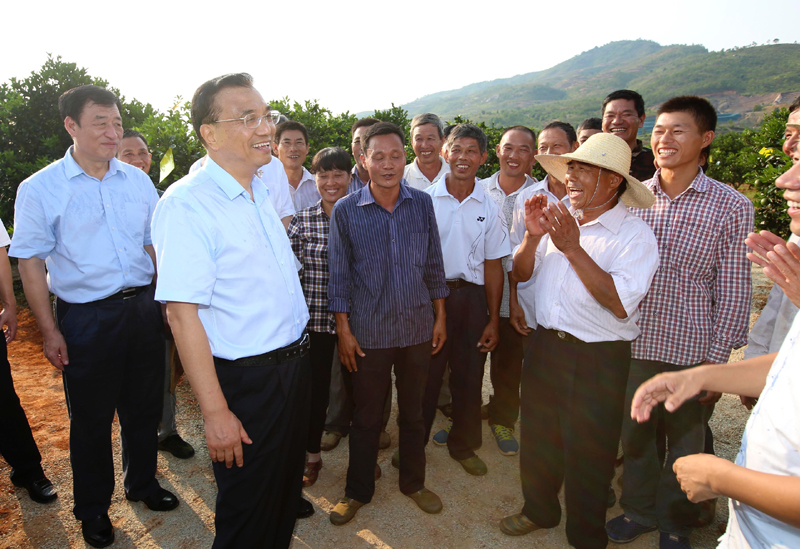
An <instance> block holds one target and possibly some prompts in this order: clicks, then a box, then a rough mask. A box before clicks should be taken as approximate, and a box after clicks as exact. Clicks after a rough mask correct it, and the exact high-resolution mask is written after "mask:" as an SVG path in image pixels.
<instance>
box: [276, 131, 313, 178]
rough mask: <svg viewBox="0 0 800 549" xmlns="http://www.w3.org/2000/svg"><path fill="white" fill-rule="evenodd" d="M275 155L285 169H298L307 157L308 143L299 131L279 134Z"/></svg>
mask: <svg viewBox="0 0 800 549" xmlns="http://www.w3.org/2000/svg"><path fill="white" fill-rule="evenodd" d="M276 145H277V146H276ZM273 146H276V149H277V150H276V151H275V152H276V153H277V155H278V158H279V159H280V161H281V162H283V165H284V166H286V167H287V168H290V169H291V168H295V169H296V168H300V167H302V166H303V162H305V161H306V157H307V156H308V143H306V138H305V137H303V132H301V131H300V130H286V131H284V132H283V133H282V134H281V138H280V141H279V142H278V143H277V144H274V145H273Z"/></svg>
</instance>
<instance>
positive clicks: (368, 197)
mask: <svg viewBox="0 0 800 549" xmlns="http://www.w3.org/2000/svg"><path fill="white" fill-rule="evenodd" d="M399 185H400V195H399V196H398V197H397V205H399V204H400V203H401V202H402V201H403V200H405V199H406V198H414V197H413V196H412V194H411V191H410V190H408V189H409V187H408V185H407V184H406V182H405V180H401V181H400V183H399ZM356 192H359V193H361V196H359V197H358V204H356V205H357V206H366V205H367V204H375V203H376V202H375V197H374V196H373V195H372V190H371V189H370V186H369V183H367V184H366V185H364V186H363V187H362V188H361V190H360V191H356ZM397 205H395V208H396V207H397Z"/></svg>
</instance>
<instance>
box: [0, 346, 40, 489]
mask: <svg viewBox="0 0 800 549" xmlns="http://www.w3.org/2000/svg"><path fill="white" fill-rule="evenodd" d="M0 454H2V455H3V458H4V459H5V460H6V462H7V463H8V464H9V465H10V466H11V467H12V469H13V471H12V477H13V479H14V480H16V481H18V482H29V481H34V480H39V479H40V478H42V477H43V476H44V471H42V456H41V454H39V448H37V447H36V442H35V441H34V440H33V433H31V427H30V425H29V424H28V418H27V417H26V416H25V411H24V410H23V409H22V405H21V404H20V403H19V397H18V396H17V392H16V391H15V390H14V380H13V379H12V378H11V365H10V364H9V363H8V350H7V348H6V338H5V337H4V336H3V334H2V332H1V331H0Z"/></svg>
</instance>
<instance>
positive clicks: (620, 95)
mask: <svg viewBox="0 0 800 549" xmlns="http://www.w3.org/2000/svg"><path fill="white" fill-rule="evenodd" d="M616 99H627V100H628V101H633V105H634V107H636V114H638V115H639V118H641V117H642V116H644V99H643V98H642V96H641V95H639V93H638V92H635V91H633V90H617V91H614V92H611V93H609V94H608V95H607V96H606V98H605V99H603V107H602V108H601V109H600V114H605V112H606V105H608V104H609V103H611V102H612V101H614V100H616Z"/></svg>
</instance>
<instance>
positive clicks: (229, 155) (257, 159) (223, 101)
mask: <svg viewBox="0 0 800 549" xmlns="http://www.w3.org/2000/svg"><path fill="white" fill-rule="evenodd" d="M214 104H215V106H216V107H217V109H218V112H219V115H218V116H217V120H227V119H231V118H242V117H244V116H246V115H248V114H250V113H254V114H256V115H258V116H261V115H265V116H264V118H263V119H262V120H261V124H259V125H258V127H257V128H247V127H245V125H244V122H243V121H242V120H235V121H232V122H215V123H210V124H203V125H202V126H201V127H200V131H201V132H203V137H204V138H205V141H206V144H207V148H208V151H209V155H211V156H212V158H214V160H215V161H216V162H217V163H218V164H220V166H222V167H223V168H224V169H225V170H226V171H228V172H229V173H239V172H248V173H249V172H250V170H251V169H252V172H253V173H255V172H256V170H258V168H260V167H261V166H263V165H264V164H267V163H269V161H270V159H271V158H272V151H271V149H270V144H271V141H272V135H273V133H274V132H275V126H274V124H273V122H272V119H271V118H270V117H269V110H270V109H269V105H267V103H266V102H265V101H264V98H263V97H261V94H260V93H258V91H256V90H255V89H254V88H241V87H237V88H224V89H222V90H220V91H219V92H218V93H217V95H216V97H215V98H214Z"/></svg>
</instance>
